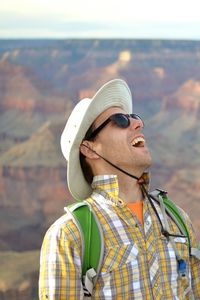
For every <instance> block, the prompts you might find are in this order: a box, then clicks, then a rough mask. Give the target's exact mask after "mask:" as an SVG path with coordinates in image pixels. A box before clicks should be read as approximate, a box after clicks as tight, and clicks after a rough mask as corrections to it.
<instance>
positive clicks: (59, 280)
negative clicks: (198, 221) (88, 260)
mask: <svg viewBox="0 0 200 300" xmlns="http://www.w3.org/2000/svg"><path fill="white" fill-rule="evenodd" d="M81 272H82V268H81V242H80V233H79V230H78V229H77V227H76V225H75V224H74V223H73V221H72V220H69V219H68V220H66V219H63V218H60V219H59V220H58V221H57V222H55V223H54V224H53V225H52V226H51V227H50V229H49V230H48V231H47V233H46V235H45V237H44V240H43V244H42V248H41V255H40V276H39V299H40V300H47V299H48V300H66V299H74V300H76V299H83V287H82V281H81Z"/></svg>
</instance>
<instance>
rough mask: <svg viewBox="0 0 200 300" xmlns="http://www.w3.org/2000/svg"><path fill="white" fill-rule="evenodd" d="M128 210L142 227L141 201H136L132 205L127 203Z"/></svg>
mask: <svg viewBox="0 0 200 300" xmlns="http://www.w3.org/2000/svg"><path fill="white" fill-rule="evenodd" d="M127 206H128V208H130V210H131V211H132V212H133V213H134V214H135V215H136V216H137V218H138V220H139V221H140V223H141V224H142V225H144V220H143V201H138V202H134V203H127Z"/></svg>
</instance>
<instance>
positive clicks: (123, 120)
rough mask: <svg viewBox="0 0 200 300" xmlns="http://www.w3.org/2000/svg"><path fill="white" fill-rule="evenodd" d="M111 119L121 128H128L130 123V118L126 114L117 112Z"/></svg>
mask: <svg viewBox="0 0 200 300" xmlns="http://www.w3.org/2000/svg"><path fill="white" fill-rule="evenodd" d="M111 119H112V121H114V122H115V123H116V124H117V125H118V126H119V127H120V128H127V127H128V126H129V124H130V121H129V118H128V117H127V116H126V115H124V114H115V115H113V116H111Z"/></svg>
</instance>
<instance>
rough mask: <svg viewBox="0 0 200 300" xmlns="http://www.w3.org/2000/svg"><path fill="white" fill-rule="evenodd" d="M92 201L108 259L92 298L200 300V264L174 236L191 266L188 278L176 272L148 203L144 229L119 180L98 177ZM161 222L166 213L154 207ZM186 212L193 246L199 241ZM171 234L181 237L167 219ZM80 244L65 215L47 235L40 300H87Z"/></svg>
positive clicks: (174, 261) (166, 241)
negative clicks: (125, 200)
mask: <svg viewBox="0 0 200 300" xmlns="http://www.w3.org/2000/svg"><path fill="white" fill-rule="evenodd" d="M92 187H93V194H92V195H91V197H90V198H89V199H87V200H86V201H88V202H89V203H90V204H91V205H92V207H93V209H94V211H95V213H96V215H97V216H98V218H99V221H100V223H101V225H102V230H103V234H104V242H105V249H104V258H103V263H102V267H101V270H100V274H99V275H98V279H97V282H96V285H95V288H94V291H93V295H92V299H106V300H107V299H108V300H109V299H137V300H140V299H145V300H152V299H155V300H161V299H163V300H166V299H170V300H171V299H174V300H175V299H176V300H178V299H180V300H182V299H195V300H197V299H200V261H199V260H197V259H196V258H194V257H191V256H190V255H189V248H188V244H187V241H186V239H185V238H175V239H174V241H175V243H176V246H177V248H178V250H179V252H180V253H181V255H182V257H183V258H184V260H185V261H186V263H187V275H188V276H187V277H184V278H180V277H179V275H178V273H177V260H176V257H175V253H174V250H173V247H172V245H171V243H170V242H169V241H168V240H167V239H166V238H165V237H164V236H162V235H161V231H160V224H159V221H158V219H157V218H156V216H155V213H154V211H153V209H152V207H151V205H150V203H149V201H148V200H147V199H145V200H144V208H143V216H144V227H143V226H142V225H141V223H140V222H139V221H138V219H137V217H136V216H135V215H134V214H133V213H132V212H131V211H130V209H129V208H128V207H127V205H126V203H125V202H124V201H122V200H121V199H120V198H119V197H118V194H119V188H118V182H117V178H116V176H106V175H105V176H96V177H95V178H94V180H93V184H92ZM154 204H155V206H156V208H157V211H158V213H159V216H160V218H161V220H163V217H162V213H161V211H160V208H159V206H158V205H157V204H156V203H154ZM182 213H183V214H184V217H185V220H186V222H187V226H188V228H189V232H190V236H191V240H192V246H193V247H196V240H195V237H194V233H193V230H192V226H191V222H190V220H189V219H188V217H187V215H186V214H185V213H184V212H182ZM168 221H169V226H170V230H171V231H172V232H173V233H176V234H177V233H180V232H179V229H178V227H177V225H175V223H174V222H173V221H172V220H171V219H170V218H169V220H168ZM81 251H82V244H81V237H80V233H79V230H78V228H77V227H76V225H75V223H74V222H73V219H72V218H71V216H70V215H68V214H65V215H64V216H62V217H61V218H60V219H58V220H57V221H56V222H55V223H54V224H53V225H52V226H51V227H50V229H49V230H48V231H47V233H46V235H45V238H44V241H43V245H42V249H41V262H40V264H41V266H40V280H39V297H40V300H46V299H49V300H65V299H83V286H82V282H81V270H82V268H81V265H82V262H81V260H82V257H81V253H82V252H81Z"/></svg>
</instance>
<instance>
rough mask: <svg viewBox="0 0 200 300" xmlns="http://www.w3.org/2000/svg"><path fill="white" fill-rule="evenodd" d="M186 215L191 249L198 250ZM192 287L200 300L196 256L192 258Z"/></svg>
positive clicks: (199, 266)
mask: <svg viewBox="0 0 200 300" xmlns="http://www.w3.org/2000/svg"><path fill="white" fill-rule="evenodd" d="M184 215H185V219H186V222H187V227H188V230H189V235H190V239H191V247H192V248H198V243H197V239H196V235H195V232H194V229H193V226H192V223H191V220H190V218H189V217H188V215H187V214H186V213H185V212H184ZM191 286H192V292H193V295H194V299H200V260H199V259H198V258H196V257H194V256H191Z"/></svg>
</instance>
